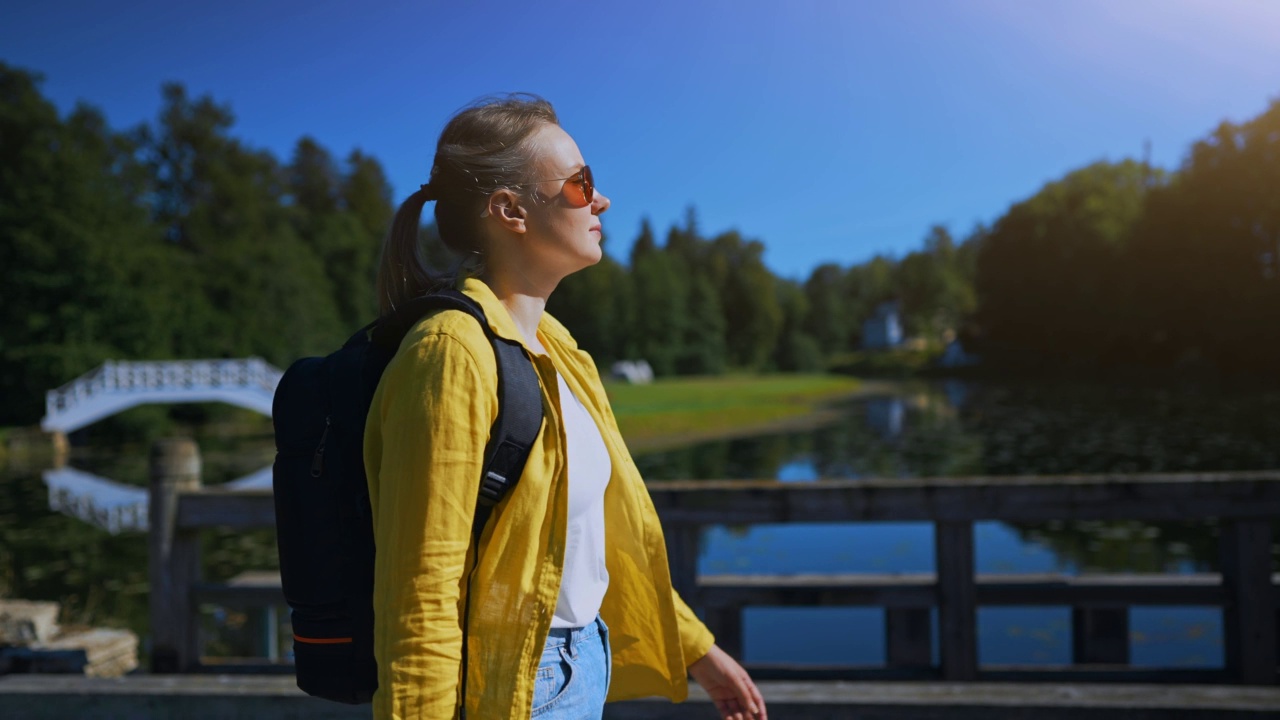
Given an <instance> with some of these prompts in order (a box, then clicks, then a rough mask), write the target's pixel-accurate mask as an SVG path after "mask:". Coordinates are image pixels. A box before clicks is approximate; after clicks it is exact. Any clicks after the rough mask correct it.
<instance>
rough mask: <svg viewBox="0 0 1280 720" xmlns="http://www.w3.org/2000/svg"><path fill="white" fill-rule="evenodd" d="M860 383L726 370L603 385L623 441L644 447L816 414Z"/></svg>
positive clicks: (634, 447) (783, 423)
mask: <svg viewBox="0 0 1280 720" xmlns="http://www.w3.org/2000/svg"><path fill="white" fill-rule="evenodd" d="M860 385H861V384H860V383H859V381H858V380H855V379H853V378H849V377H842V376H838V375H727V376H717V377H697V378H672V379H665V380H659V381H656V382H654V383H653V384H651V385H628V384H625V383H620V382H614V383H609V384H607V385H606V389H607V391H608V393H609V400H610V402H611V403H612V404H613V412H614V414H615V415H617V417H618V425H619V427H620V428H621V429H622V434H623V436H624V437H625V438H626V440H627V445H628V446H629V447H631V449H632V450H636V451H644V450H655V449H660V448H666V447H673V446H675V445H681V444H687V443H689V442H696V441H700V440H711V439H717V438H724V437H735V436H742V435H749V434H752V433H756V432H761V431H765V430H768V429H771V428H776V427H781V426H787V425H794V424H799V423H804V422H812V421H815V420H820V419H822V410H823V409H824V407H825V406H826V405H827V404H828V403H829V402H830V401H832V400H835V399H838V398H842V397H847V396H849V395H853V394H856V393H857V392H858V390H859V389H860Z"/></svg>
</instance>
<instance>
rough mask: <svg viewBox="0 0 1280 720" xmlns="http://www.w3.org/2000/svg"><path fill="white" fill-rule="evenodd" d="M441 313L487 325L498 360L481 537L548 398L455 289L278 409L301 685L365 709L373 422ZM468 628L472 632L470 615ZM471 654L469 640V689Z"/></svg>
mask: <svg viewBox="0 0 1280 720" xmlns="http://www.w3.org/2000/svg"><path fill="white" fill-rule="evenodd" d="M441 309H454V310H461V311H463V312H466V313H468V314H470V315H471V316H473V317H474V318H475V319H476V320H477V321H479V323H480V326H481V327H482V328H484V331H485V333H486V334H487V335H488V337H489V340H490V342H491V343H492V345H493V350H494V353H495V354H496V357H497V361H498V396H499V397H498V400H499V412H498V419H497V421H496V422H495V423H494V425H493V427H492V429H491V432H490V441H489V444H488V446H487V447H486V449H485V458H484V466H483V468H484V469H483V471H482V473H481V477H480V478H477V481H478V484H479V503H478V504H477V506H476V516H475V520H474V523H473V538H479V536H480V533H481V531H482V530H483V529H484V525H485V523H486V522H487V521H488V519H489V516H490V514H491V513H492V512H493V508H494V506H495V505H496V504H497V503H498V501H499V500H501V499H502V497H503V496H504V495H505V494H506V492H507V491H508V490H509V489H510V488H511V487H512V486H514V485H515V483H516V481H517V480H519V478H520V473H521V472H522V471H523V469H524V464H525V460H526V459H527V458H528V455H529V449H530V448H531V447H532V446H533V442H534V440H535V439H536V438H537V435H538V432H539V430H540V429H541V427H542V392H541V389H540V385H539V383H538V376H537V373H536V372H535V371H534V369H533V364H532V363H531V362H530V360H529V358H528V356H527V355H525V353H524V349H523V348H522V347H521V345H520V344H519V343H516V342H512V341H510V340H505V339H503V338H500V337H498V336H497V335H495V334H494V333H493V331H492V330H491V329H490V327H489V323H488V321H487V319H486V318H485V314H484V310H483V309H482V308H481V307H480V306H479V305H478V304H477V303H476V302H475V301H474V300H472V299H471V298H469V297H467V296H466V295H464V294H462V293H461V292H458V291H456V290H445V291H441V292H438V293H433V294H430V295H425V296H423V297H420V298H418V299H416V300H414V301H413V302H411V303H409V304H408V305H407V306H406V307H404V308H401V309H400V310H399V311H398V312H396V313H395V314H394V315H392V316H390V317H387V318H383V319H382V320H379V321H377V322H374V323H371V324H370V325H367V326H366V327H364V328H362V329H361V330H360V331H358V332H357V333H356V334H355V335H353V336H351V339H350V340H348V341H347V342H346V344H344V345H343V346H342V348H341V349H339V350H337V351H336V352H334V353H332V354H330V355H328V356H326V357H322V358H321V357H311V358H303V359H301V360H298V361H297V362H295V363H294V364H293V365H291V366H290V367H289V369H288V370H287V371H286V372H285V373H284V376H283V377H282V378H281V379H280V384H279V386H278V387H277V388H276V393H275V399H274V401H273V404H272V420H273V423H274V425H275V439H276V460H275V465H274V466H273V468H272V485H273V488H274V491H275V509H276V541H277V544H278V547H279V550H280V580H281V584H282V586H283V589H284V596H285V600H286V601H288V603H289V607H290V609H291V610H292V613H291V616H292V619H293V639H294V643H293V652H294V663H295V667H296V669H297V673H298V687H299V688H301V689H302V690H303V691H305V692H306V693H307V694H309V695H315V696H318V697H322V698H327V699H329V700H336V701H338V702H344V703H351V704H360V703H367V702H369V701H370V700H371V699H372V698H373V693H374V691H375V690H376V689H377V687H378V672H377V664H376V662H375V661H374V657H373V556H374V543H373V524H372V519H371V509H370V505H369V489H368V486H367V484H366V480H365V473H364V453H363V448H364V428H365V417H366V416H367V415H368V412H369V406H370V404H371V402H372V400H373V394H374V391H375V390H376V389H377V387H378V380H379V378H381V376H382V372H383V370H385V369H386V367H387V364H388V363H389V362H390V361H391V358H392V357H393V356H394V355H395V353H396V350H397V348H399V346H400V341H401V340H402V339H403V338H404V335H405V333H407V332H408V330H409V329H410V328H411V327H413V325H414V324H415V323H417V321H418V320H419V319H421V318H422V317H423V316H424V315H426V314H427V313H428V312H431V311H433V310H441ZM470 595H471V594H470V593H467V597H468V598H470ZM463 628H464V633H465V628H466V621H465V618H464V621H463ZM466 646H467V643H466V636H465V634H464V636H463V643H462V648H463V655H462V660H463V688H465V687H466V682H465V678H466V674H465V673H466Z"/></svg>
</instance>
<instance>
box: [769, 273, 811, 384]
mask: <svg viewBox="0 0 1280 720" xmlns="http://www.w3.org/2000/svg"><path fill="white" fill-rule="evenodd" d="M777 293H778V299H777V304H778V307H779V308H780V309H781V311H782V327H781V329H780V330H779V333H778V342H777V344H776V345H775V347H774V351H773V357H772V358H771V359H772V361H773V365H774V367H775V368H777V369H778V370H782V371H786V372H815V371H817V370H821V369H822V367H823V358H822V351H821V349H820V347H819V345H818V341H817V340H815V339H814V337H813V336H812V335H810V334H809V333H808V331H806V330H805V326H806V322H805V321H806V318H807V316H808V315H809V314H810V313H811V311H812V309H811V308H810V306H809V300H808V298H807V297H806V294H805V291H804V289H803V288H802V287H801V286H800V285H798V284H796V283H794V282H791V281H789V280H781V281H779V282H778V283H777Z"/></svg>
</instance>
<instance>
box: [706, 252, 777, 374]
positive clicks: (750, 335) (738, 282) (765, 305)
mask: <svg viewBox="0 0 1280 720" xmlns="http://www.w3.org/2000/svg"><path fill="white" fill-rule="evenodd" d="M707 272H708V277H709V279H710V280H711V283H712V285H713V286H714V287H715V288H716V291H717V293H718V294H719V296H720V302H721V304H722V306H723V308H724V315H725V327H726V328H727V330H726V336H725V337H726V347H727V350H728V363H729V364H730V365H731V366H734V367H739V368H743V369H749V370H757V369H760V368H762V367H764V366H765V364H766V363H767V362H768V361H769V358H770V357H771V356H772V354H773V349H774V342H775V341H776V340H777V338H778V332H779V331H780V330H781V328H782V310H781V309H780V308H779V307H778V302H777V297H776V293H775V287H774V286H775V284H776V282H777V278H775V277H774V275H773V273H772V272H770V271H769V269H768V268H767V267H765V264H764V245H763V244H761V243H760V242H759V241H757V240H749V241H748V240H744V239H743V238H742V236H741V235H739V234H738V232H737V231H729V232H726V233H722V234H720V235H718V236H717V237H715V238H714V239H712V240H711V243H710V246H709V247H708V250H707Z"/></svg>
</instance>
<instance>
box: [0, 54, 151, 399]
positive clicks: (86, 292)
mask: <svg viewBox="0 0 1280 720" xmlns="http://www.w3.org/2000/svg"><path fill="white" fill-rule="evenodd" d="M39 82H40V79H39V76H37V75H35V74H33V73H30V72H26V71H23V70H20V69H17V68H12V67H10V66H7V65H4V64H0V305H3V307H4V308H5V312H4V313H3V314H0V386H3V387H4V388H6V391H5V403H4V404H3V407H0V422H3V423H30V422H34V421H35V420H36V419H38V418H39V417H40V415H41V414H42V409H43V396H44V391H45V390H47V389H50V388H54V387H57V386H59V385H61V384H63V383H65V382H67V381H68V380H71V379H73V378H74V377H76V376H77V375H79V374H81V373H83V372H85V371H87V370H89V369H91V368H92V367H94V366H95V365H97V364H99V363H101V362H102V361H103V360H105V359H108V358H112V357H155V356H158V355H163V354H164V353H165V352H166V350H167V348H168V336H167V333H166V330H167V327H166V320H167V319H168V317H167V314H166V310H165V303H164V300H165V298H166V295H167V294H168V293H169V292H171V291H173V290H174V289H176V286H175V285H174V284H173V283H172V282H171V280H172V278H171V277H169V276H168V275H167V273H165V272H164V268H165V267H166V265H167V260H168V256H167V253H166V252H165V251H166V248H165V247H164V246H163V245H162V244H161V242H160V238H159V236H158V234H157V233H156V232H155V231H154V230H153V229H152V228H151V227H150V224H149V221H148V217H147V213H146V211H145V210H144V208H143V207H142V204H141V200H142V197H143V196H144V194H145V190H146V184H145V182H143V179H144V176H143V175H142V174H141V173H140V169H139V167H138V166H137V164H136V163H134V162H133V159H132V152H133V148H132V146H131V144H130V143H129V141H128V139H127V138H125V137H123V136H121V135H119V134H117V133H113V132H112V131H110V130H109V129H108V128H107V127H106V124H105V122H104V120H103V118H102V116H101V114H100V113H98V112H97V111H96V110H94V109H92V108H89V107H85V106H80V107H78V108H76V109H75V110H74V111H73V112H72V113H71V114H70V115H69V116H68V117H67V118H66V120H65V121H64V120H62V119H60V118H59V117H58V113H57V110H56V109H55V108H54V106H53V105H52V103H50V102H49V101H48V100H46V99H45V98H44V97H43V96H42V95H41V94H40V92H39V87H38V86H39ZM157 316H159V317H157ZM157 320H159V321H158V322H157Z"/></svg>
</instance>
